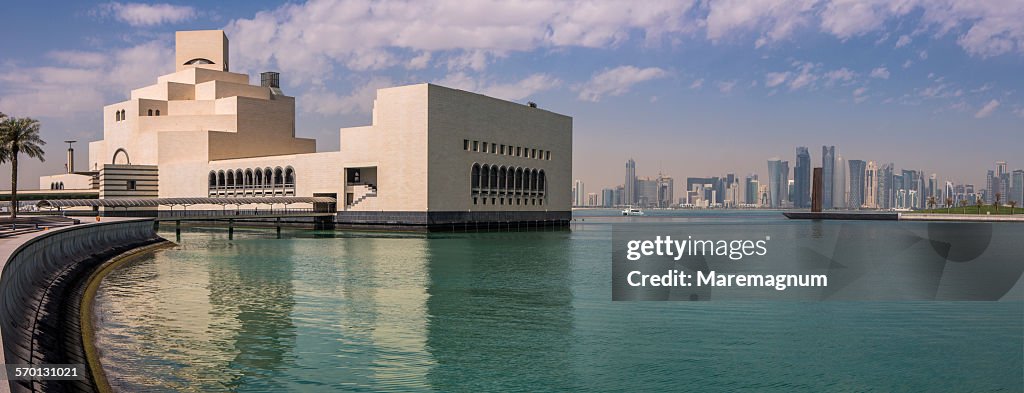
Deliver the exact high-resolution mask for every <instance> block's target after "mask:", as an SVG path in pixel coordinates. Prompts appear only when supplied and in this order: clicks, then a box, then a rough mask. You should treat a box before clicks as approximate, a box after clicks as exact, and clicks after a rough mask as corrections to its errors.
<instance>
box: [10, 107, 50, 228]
mask: <svg viewBox="0 0 1024 393" xmlns="http://www.w3.org/2000/svg"><path fill="white" fill-rule="evenodd" d="M45 144H46V142H45V141H43V139H42V138H40V137H39V121H38V120H35V119H32V118H28V117H23V118H18V117H10V118H7V119H4V121H3V122H2V123H0V162H2V161H7V160H10V161H11V222H12V223H13V222H15V221H16V219H17V218H18V156H19V155H21V154H22V153H24V154H25V155H27V156H29V157H31V158H37V159H39V161H46V159H45V158H43V148H42V145H45Z"/></svg>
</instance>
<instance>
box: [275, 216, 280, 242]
mask: <svg viewBox="0 0 1024 393" xmlns="http://www.w3.org/2000/svg"><path fill="white" fill-rule="evenodd" d="M276 221H277V238H278V239H280V238H281V217H278V218H277V220H276Z"/></svg>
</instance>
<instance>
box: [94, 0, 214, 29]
mask: <svg viewBox="0 0 1024 393" xmlns="http://www.w3.org/2000/svg"><path fill="white" fill-rule="evenodd" d="M99 13H100V14H102V15H113V16H114V18H116V19H118V20H120V21H122V22H125V23H127V24H129V25H132V26H155V25H161V24H164V23H178V22H184V21H187V20H190V19H193V18H195V17H196V14H197V13H196V10H195V8H192V7H188V6H179V5H171V4H166V3H160V4H141V3H116V2H115V3H106V4H102V5H100V7H99Z"/></svg>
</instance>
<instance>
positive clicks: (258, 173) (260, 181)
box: [254, 168, 263, 186]
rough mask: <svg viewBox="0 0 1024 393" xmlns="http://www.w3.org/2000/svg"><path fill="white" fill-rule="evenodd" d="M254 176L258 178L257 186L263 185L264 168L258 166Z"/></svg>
mask: <svg viewBox="0 0 1024 393" xmlns="http://www.w3.org/2000/svg"><path fill="white" fill-rule="evenodd" d="M254 177H255V178H256V179H255V180H256V183H255V184H256V185H257V186H262V185H263V169H261V168H256V173H255V174H254Z"/></svg>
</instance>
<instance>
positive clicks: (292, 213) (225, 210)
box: [36, 197, 337, 230]
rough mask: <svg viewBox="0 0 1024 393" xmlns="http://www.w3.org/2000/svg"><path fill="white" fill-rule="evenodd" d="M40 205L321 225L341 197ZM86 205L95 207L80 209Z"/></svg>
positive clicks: (72, 212) (70, 212) (42, 204)
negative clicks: (301, 220) (309, 219)
mask: <svg viewBox="0 0 1024 393" xmlns="http://www.w3.org/2000/svg"><path fill="white" fill-rule="evenodd" d="M291 205H306V206H309V205H312V207H297V208H296V207H290V206H291ZM243 206H244V208H242V207H243ZM36 207H38V208H39V209H40V210H41V211H45V210H49V211H51V212H58V214H60V215H65V216H93V215H95V216H97V219H99V218H98V217H99V216H103V217H152V218H153V219H154V220H156V221H157V222H163V221H174V222H175V223H176V225H178V226H180V224H181V222H182V221H226V222H227V223H228V227H229V228H230V229H234V224H235V223H236V222H264V223H273V224H275V226H277V227H278V230H280V225H281V222H282V219H284V220H286V221H287V220H288V219H306V218H312V221H311V222H310V223H313V224H315V226H316V227H317V228H327V227H331V226H332V225H331V224H333V222H334V216H335V214H336V212H337V200H336V199H335V198H332V197H251V198H106V199H46V200H41V201H39V202H37V203H36ZM83 207H84V208H91V209H89V210H82V209H80V208H83ZM160 207H168V208H169V209H160ZM101 208H102V210H101ZM190 208H192V209H191V210H190Z"/></svg>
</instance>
